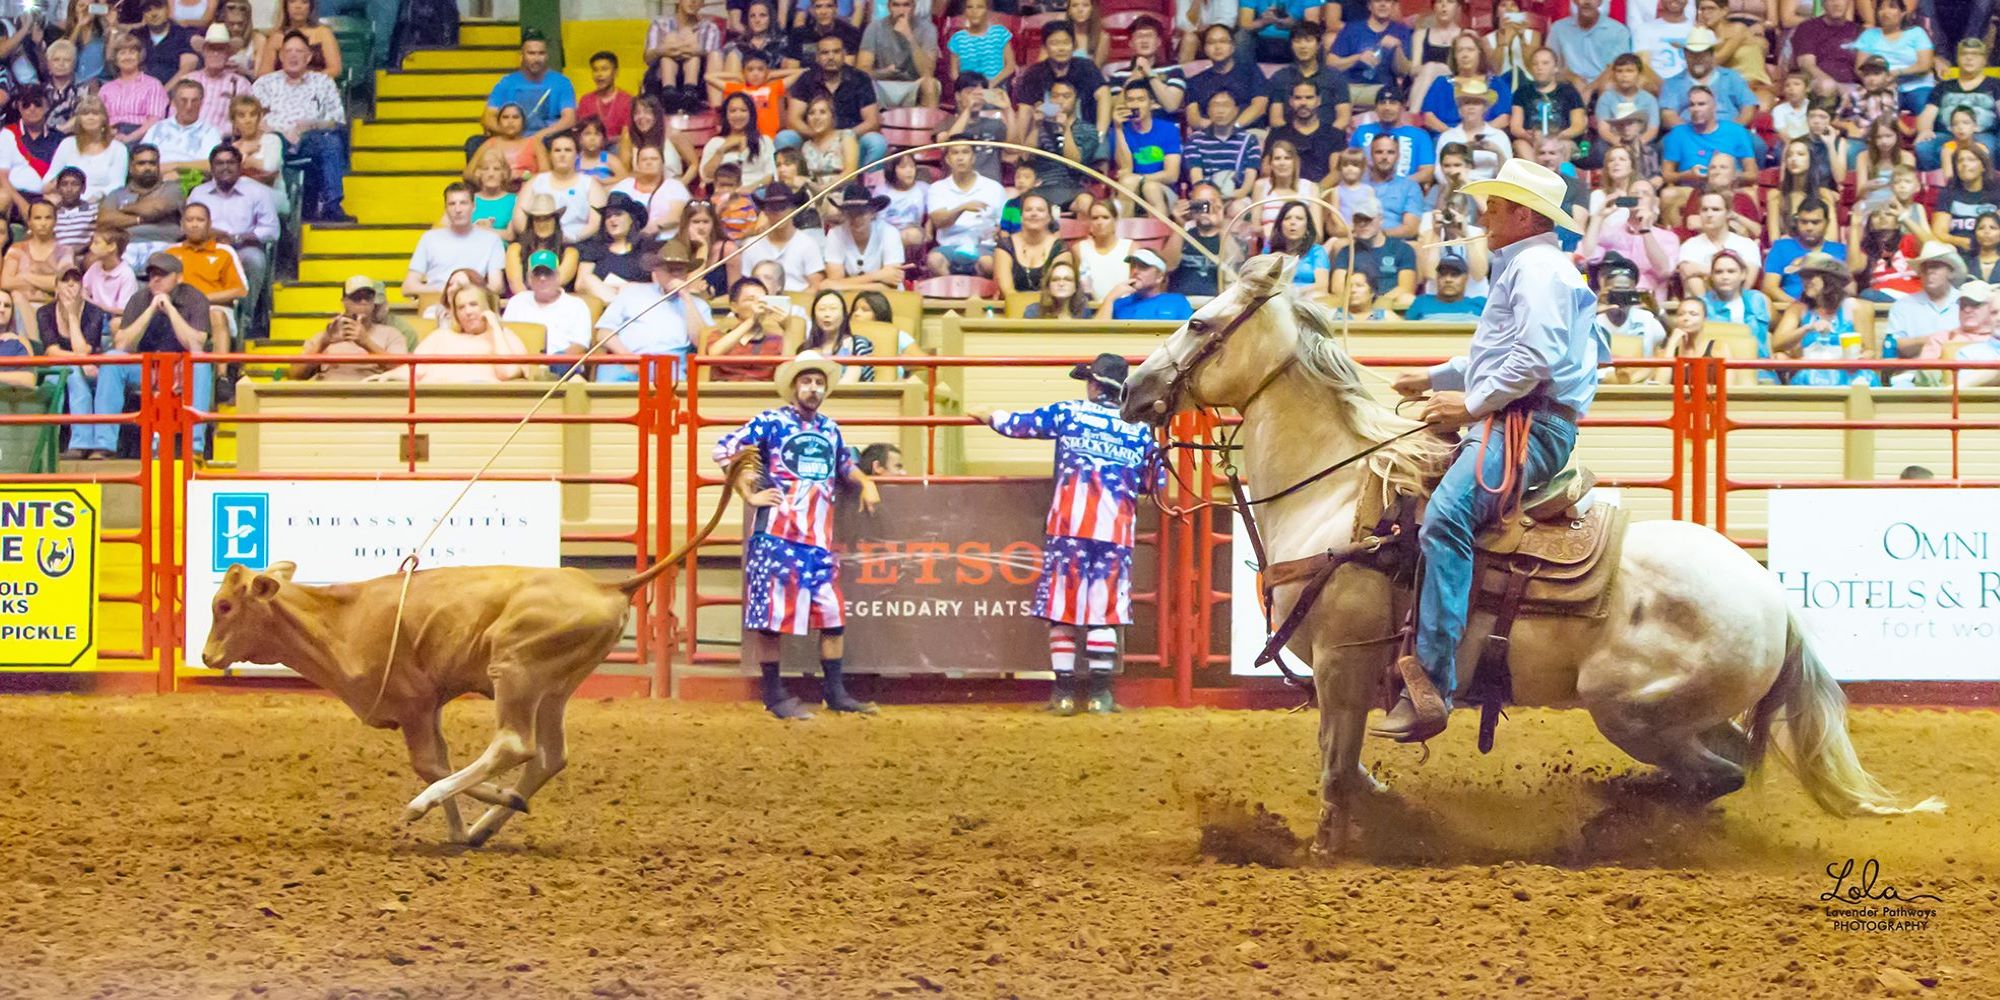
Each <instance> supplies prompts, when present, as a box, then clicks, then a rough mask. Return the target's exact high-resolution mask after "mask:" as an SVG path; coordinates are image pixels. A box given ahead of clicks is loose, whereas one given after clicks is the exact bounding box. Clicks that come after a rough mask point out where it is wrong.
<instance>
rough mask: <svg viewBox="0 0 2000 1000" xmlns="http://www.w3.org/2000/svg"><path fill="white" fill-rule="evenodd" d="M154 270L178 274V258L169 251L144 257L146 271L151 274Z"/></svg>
mask: <svg viewBox="0 0 2000 1000" xmlns="http://www.w3.org/2000/svg"><path fill="white" fill-rule="evenodd" d="M154 271H158V272H160V273H161V274H179V273H181V261H180V258H179V257H176V256H174V255H173V254H170V253H156V254H154V255H152V256H151V257H148V258H146V273H147V274H148V275H151V274H152V273H153V272H154Z"/></svg>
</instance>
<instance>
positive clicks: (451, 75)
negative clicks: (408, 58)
mask: <svg viewBox="0 0 2000 1000" xmlns="http://www.w3.org/2000/svg"><path fill="white" fill-rule="evenodd" d="M512 68H513V67H507V68H506V69H448V70H424V71H421V72H410V71H401V70H399V71H394V72H391V71H387V70H384V71H380V72H378V73H376V74H375V98H376V100H382V99H384V98H391V97H439V96H452V95H456V94H490V93H492V92H493V85H494V84H496V83H499V82H500V78H501V77H502V76H505V75H506V74H507V73H508V72H509V71H511V70H512Z"/></svg>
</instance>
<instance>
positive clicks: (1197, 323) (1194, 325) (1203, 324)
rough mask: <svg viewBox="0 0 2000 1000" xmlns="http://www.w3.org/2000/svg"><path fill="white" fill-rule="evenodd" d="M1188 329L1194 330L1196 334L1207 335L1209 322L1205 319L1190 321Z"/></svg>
mask: <svg viewBox="0 0 2000 1000" xmlns="http://www.w3.org/2000/svg"><path fill="white" fill-rule="evenodd" d="M1188 329H1190V330H1193V331H1194V332H1196V333H1207V332H1208V321H1207V320H1205V319H1191V320H1188Z"/></svg>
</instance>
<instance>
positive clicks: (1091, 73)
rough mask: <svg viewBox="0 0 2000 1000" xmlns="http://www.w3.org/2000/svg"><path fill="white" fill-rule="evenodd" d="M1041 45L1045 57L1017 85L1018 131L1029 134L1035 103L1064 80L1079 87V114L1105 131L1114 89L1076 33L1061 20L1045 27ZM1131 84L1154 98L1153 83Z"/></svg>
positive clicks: (1016, 115)
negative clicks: (1079, 48)
mask: <svg viewBox="0 0 2000 1000" xmlns="http://www.w3.org/2000/svg"><path fill="white" fill-rule="evenodd" d="M1042 48H1043V50H1044V51H1045V52H1046V53H1047V55H1046V57H1045V58H1043V59H1042V60H1041V61H1040V62H1037V63H1035V64H1034V65H1032V66H1029V67H1028V68H1027V69H1026V70H1024V71H1022V73H1021V79H1020V83H1019V84H1017V85H1016V86H1015V88H1014V93H1015V99H1016V101H1017V102H1018V104H1019V107H1018V108H1017V110H1016V112H1015V121H1016V128H1017V130H1018V131H1017V134H1019V135H1028V134H1030V130H1031V129H1032V128H1033V127H1034V125H1035V121H1036V119H1035V114H1034V111H1035V109H1034V105H1037V104H1040V103H1042V102H1043V101H1044V100H1046V99H1047V98H1048V96H1049V87H1050V86H1051V85H1052V84H1054V83H1056V82H1057V81H1062V82H1065V83H1068V84H1069V85H1070V86H1071V87H1072V88H1073V89H1074V90H1075V91H1076V104H1077V110H1076V115H1077V117H1079V118H1082V119H1084V120H1087V121H1089V122H1091V123H1093V124H1094V125H1095V126H1096V127H1097V130H1098V134H1100V135H1102V134H1103V133H1104V132H1105V131H1106V130H1107V129H1108V128H1109V126H1110V124H1111V89H1110V87H1109V86H1108V85H1107V84H1106V83H1105V80H1104V74H1102V73H1101V72H1099V71H1098V69H1097V65H1096V64H1095V63H1092V62H1091V61H1090V60H1089V59H1088V58H1086V57H1082V56H1079V55H1078V54H1077V46H1076V36H1075V33H1074V32H1073V31H1072V30H1071V29H1070V26H1069V25H1067V24H1064V23H1063V22H1061V21H1056V22H1053V23H1051V24H1049V25H1048V26H1047V27H1046V28H1044V29H1042ZM1128 86H1133V87H1135V89H1138V90H1144V91H1145V92H1146V95H1147V99H1148V100H1150V99H1151V97H1152V93H1153V88H1152V86H1151V85H1150V84H1148V83H1146V82H1144V81H1139V80H1135V81H1132V83H1131V84H1128ZM1129 103H1130V102H1129V100H1128V101H1127V104H1128V105H1129ZM1176 137H1177V138H1178V136H1176Z"/></svg>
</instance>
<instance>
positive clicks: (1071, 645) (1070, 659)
mask: <svg viewBox="0 0 2000 1000" xmlns="http://www.w3.org/2000/svg"><path fill="white" fill-rule="evenodd" d="M1049 667H1050V668H1051V669H1053V670H1054V671H1055V672H1056V673H1059V674H1067V673H1074V672H1075V671H1076V633H1074V632H1071V631H1070V630H1069V629H1066V628H1052V629H1049Z"/></svg>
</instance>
